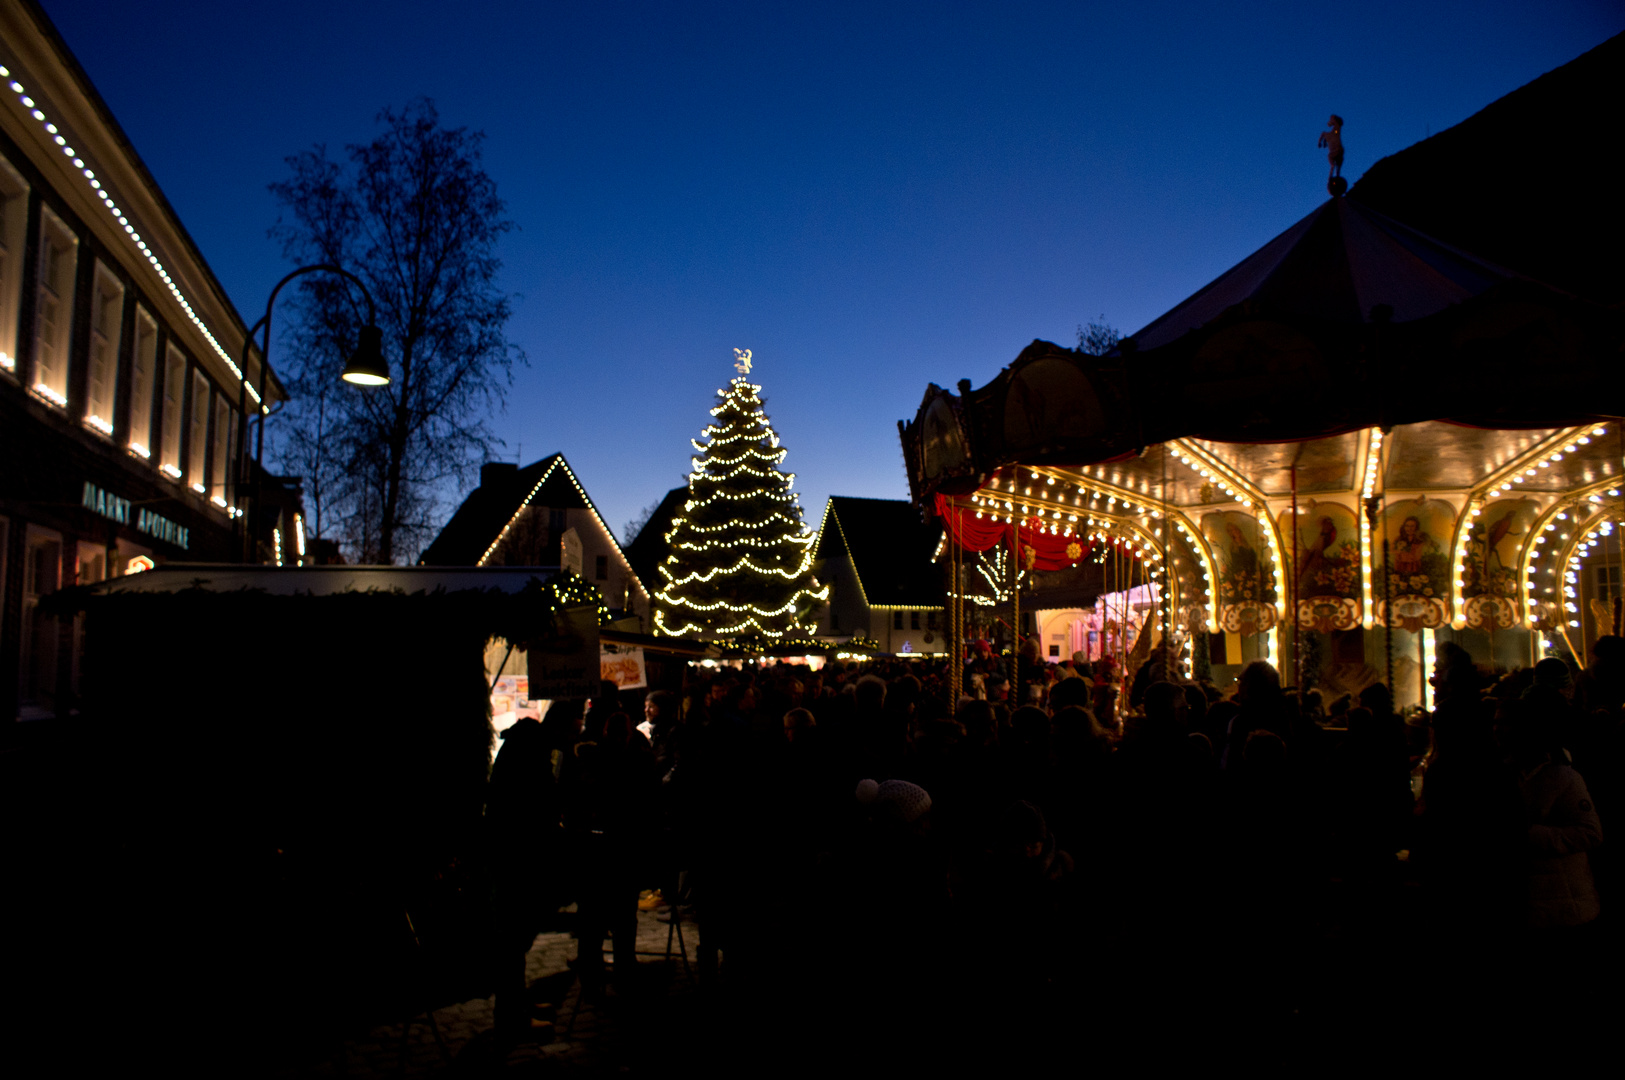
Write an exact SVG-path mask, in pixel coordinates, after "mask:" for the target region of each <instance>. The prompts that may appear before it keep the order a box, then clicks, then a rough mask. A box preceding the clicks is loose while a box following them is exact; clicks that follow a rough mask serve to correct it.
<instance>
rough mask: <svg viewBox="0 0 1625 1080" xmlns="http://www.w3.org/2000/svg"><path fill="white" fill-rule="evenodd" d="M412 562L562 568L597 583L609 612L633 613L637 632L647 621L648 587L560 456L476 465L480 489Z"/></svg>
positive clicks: (561, 455)
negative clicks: (517, 462) (529, 462)
mask: <svg viewBox="0 0 1625 1080" xmlns="http://www.w3.org/2000/svg"><path fill="white" fill-rule="evenodd" d="M418 562H419V565H421V566H535V567H549V568H554V567H567V568H569V569H570V570H572V571H574V572H576V573H578V574H580V575H581V576H582V577H584V578H586V579H587V580H588V581H590V582H592V583H593V584H594V585H596V586H597V587H598V591H599V592H600V593H602V594H603V597H604V603H605V604H606V605H608V607H609V608H610V610H611V612H613V613H615V614H616V615H617V616H619V617H620V618H626V619H632V618H635V619H636V620H637V622H638V625H637V629H638V630H641V631H647V630H648V629H649V628H650V626H651V623H650V621H649V617H650V610H649V591H648V589H646V588H645V587H644V584H643V582H642V580H641V579H640V578H639V577H638V575H637V573H636V572H635V571H634V570H633V569H632V564H631V563H630V562H629V561H628V560H627V557H626V554H625V553H624V552H623V551H622V550H621V545H620V544H619V543H618V542H616V540H615V534H614V533H612V532H611V531H610V529H609V526H608V525H606V524H605V523H604V519H603V517H602V516H601V515H600V514H599V513H598V508H597V507H595V506H594V505H593V503H592V500H591V499H590V498H588V497H587V490H586V488H584V487H582V486H581V481H580V480H578V479H577V478H576V475H575V472H574V470H572V469H571V468H570V463H569V462H567V461H565V460H564V455H563V454H553V455H552V456H550V457H545V458H543V459H542V460H540V461H536V462H532V463H531V464H529V465H527V466H525V467H524V468H520V467H519V466H518V465H517V464H514V463H513V462H504V461H492V462H487V463H486V464H484V465H482V466H480V486H479V487H477V488H475V489H474V490H473V491H471V492H470V493H469V495H468V498H466V499H464V500H463V504H462V505H461V506H459V507H458V508H457V512H456V513H455V514H453V515H452V516H451V520H450V521H448V522H446V527H445V528H444V529H442V530H441V531H440V535H439V536H437V537H435V540H434V543H432V544H430V545H429V546H428V547H427V548H425V549H424V551H423V555H422V557H421V558H420V559H419V560H418ZM627 628H628V629H631V627H630V626H628V627H627Z"/></svg>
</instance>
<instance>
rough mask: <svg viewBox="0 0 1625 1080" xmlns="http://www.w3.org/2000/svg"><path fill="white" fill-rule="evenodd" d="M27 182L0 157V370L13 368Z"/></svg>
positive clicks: (14, 366)
mask: <svg viewBox="0 0 1625 1080" xmlns="http://www.w3.org/2000/svg"><path fill="white" fill-rule="evenodd" d="M27 231H28V184H27V182H26V181H24V180H23V178H22V176H21V175H19V174H18V172H17V170H16V169H13V168H12V167H11V163H10V162H8V161H6V159H5V158H0V371H10V372H15V371H16V370H17V312H18V311H20V310H21V308H22V295H23V274H22V269H23V267H22V259H23V248H24V246H25V245H26V244H27V238H26V237H25V235H24V234H25V233H26V232H27Z"/></svg>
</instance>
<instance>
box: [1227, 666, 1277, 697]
mask: <svg viewBox="0 0 1625 1080" xmlns="http://www.w3.org/2000/svg"><path fill="white" fill-rule="evenodd" d="M1280 697H1281V673H1280V672H1279V671H1276V670H1275V665H1274V664H1271V663H1270V662H1269V661H1268V660H1254V661H1253V662H1252V663H1250V664H1248V665H1247V666H1246V667H1244V668H1242V669H1241V674H1240V675H1238V676H1236V700H1237V701H1240V702H1242V703H1243V704H1249V705H1267V704H1270V703H1271V702H1274V701H1277V700H1279V698H1280Z"/></svg>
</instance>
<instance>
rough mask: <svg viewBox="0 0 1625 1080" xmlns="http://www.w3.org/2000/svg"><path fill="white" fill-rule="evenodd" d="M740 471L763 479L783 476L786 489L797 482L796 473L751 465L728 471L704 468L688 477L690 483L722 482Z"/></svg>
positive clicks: (735, 467)
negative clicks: (698, 481)
mask: <svg viewBox="0 0 1625 1080" xmlns="http://www.w3.org/2000/svg"><path fill="white" fill-rule="evenodd" d="M740 473H745V474H747V475H749V476H756V477H761V478H763V479H776V478H779V477H783V478H784V486H785V489H786V490H789V488H790V487H791V486H792V485H794V484H795V482H796V474H795V473H791V472H780V471H779V470H778V469H753V468H751V467H750V466H749V465H736V466H734V468H732V469H730V470H729V471H728V472H708V471H703V470H702V471H700V472H691V473H689V474H688V479H689V482H690V483H693V482H694V481H696V480H709V481H711V482H712V483H715V484H720V483H722V482H723V481H725V480H732V479H733V478H734V477H736V476H738V475H739V474H740Z"/></svg>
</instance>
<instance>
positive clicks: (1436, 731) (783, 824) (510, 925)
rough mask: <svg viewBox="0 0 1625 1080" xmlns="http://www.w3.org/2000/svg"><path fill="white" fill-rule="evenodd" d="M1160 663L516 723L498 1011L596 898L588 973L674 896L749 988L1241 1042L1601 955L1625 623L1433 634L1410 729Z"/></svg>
mask: <svg viewBox="0 0 1625 1080" xmlns="http://www.w3.org/2000/svg"><path fill="white" fill-rule="evenodd" d="M1153 661H1154V663H1150V662H1148V663H1147V664H1146V665H1144V666H1142V668H1141V671H1142V672H1145V673H1146V674H1145V677H1142V678H1139V679H1136V680H1134V681H1133V682H1132V683H1131V684H1130V687H1129V688H1128V689H1127V690H1126V691H1125V692H1124V693H1123V694H1122V698H1121V700H1119V698H1118V696H1117V690H1116V689H1114V684H1113V682H1112V680H1111V677H1110V671H1109V670H1108V669H1107V666H1106V665H1096V666H1092V665H1090V664H1088V663H1086V662H1083V660H1082V658H1081V657H1080V658H1078V660H1077V661H1075V662H1074V661H1063V662H1061V663H1059V664H1047V663H1044V662H1041V661H1038V660H1037V659H1036V656H1035V655H1028V656H1025V657H1024V658H1023V661H1022V662H1021V663H1019V664H1018V665H1017V667H1016V668H1015V675H1016V680H1015V685H1014V686H1012V685H1011V683H1010V681H1009V680H1008V679H1006V678H1005V676H1006V675H1007V674H1008V673H1010V670H1011V669H1010V667H1009V661H1008V659H1007V658H998V657H986V658H983V659H977V660H972V661H970V662H968V663H967V665H966V675H967V678H966V679H965V680H964V685H965V686H966V687H967V688H971V690H972V692H973V693H975V694H977V695H978V696H975V697H970V696H967V697H964V698H961V699H960V700H959V702H958V704H957V706H955V707H950V706H949V704H948V700H947V688H948V685H949V675H950V672H949V670H948V668H947V663H946V662H945V661H929V660H889V659H876V660H873V661H870V662H865V663H861V664H860V663H856V662H841V661H832V662H830V663H828V664H827V665H825V666H824V667H823V668H822V669H821V670H812V669H811V668H809V667H806V666H802V665H790V664H787V663H782V662H779V663H769V664H747V665H745V666H744V667H742V668H737V669H736V668H730V667H719V668H705V667H699V666H695V667H691V668H690V669H689V671H690V674H689V676H688V680H687V682H686V685H684V687H683V688H682V690H681V692H674V691H667V690H656V691H653V692H651V693H648V694H647V695H646V697H645V700H644V701H643V703H642V713H643V719H642V722H641V723H635V722H634V720H633V715H634V713H633V707H629V705H630V703H629V701H628V698H629V697H630V696H631V695H630V694H625V693H616V692H615V691H614V689H613V686H612V685H611V684H606V686H605V688H604V691H603V693H602V694H601V696H600V697H599V698H598V699H596V700H594V701H591V702H581V701H575V702H559V703H556V704H554V705H553V707H552V708H551V710H550V711H549V712H548V713H547V714H546V716H545V718H544V719H543V720H542V721H540V722H537V721H535V720H522V721H520V722H519V723H517V724H516V725H514V727H512V728H510V729H509V730H508V731H507V732H505V737H504V739H503V743H502V749H501V752H500V754H499V755H498V757H497V759H496V764H495V767H494V769H493V772H492V776H491V783H490V796H489V803H488V810H487V819H488V824H489V826H490V833H491V837H492V843H493V851H494V852H495V853H496V858H495V859H494V863H495V865H496V866H497V867H498V868H499V876H498V889H497V894H498V898H499V908H500V918H501V920H502V923H503V925H504V926H505V927H506V932H505V936H504V938H503V941H504V948H505V950H506V951H505V953H504V958H503V961H502V963H503V965H504V968H503V970H504V972H505V973H506V975H505V981H504V983H503V984H502V986H501V988H500V989H499V993H498V1013H499V1025H501V1024H502V1023H504V1022H518V1023H523V1022H524V1018H525V1016H526V1005H525V1002H524V993H523V955H524V951H525V949H526V948H527V947H528V944H529V942H530V941H531V940H532V938H534V935H535V933H536V931H537V927H539V926H540V925H542V923H543V921H545V919H546V918H547V916H548V915H549V914H550V913H551V912H554V911H557V910H558V908H560V907H561V906H563V905H565V904H568V903H570V902H574V903H575V904H576V905H577V911H578V915H577V919H576V928H577V934H578V937H579V938H580V953H579V959H578V961H577V971H578V973H579V974H580V975H581V977H582V982H583V987H584V990H585V992H587V993H589V994H592V993H599V994H602V993H607V992H609V991H608V990H607V989H606V987H608V988H611V989H613V992H614V993H616V994H622V993H635V992H636V990H637V987H636V986H635V984H634V981H633V980H634V979H635V974H634V973H635V972H636V971H637V967H636V964H635V962H634V961H635V957H634V956H633V953H632V944H631V940H632V936H633V925H634V922H635V919H636V914H637V906H638V903H639V896H640V892H643V891H645V890H654V889H658V890H660V891H661V894H662V895H663V899H664V902H665V904H666V905H667V907H668V909H669V911H668V913H667V915H666V917H667V918H671V917H677V918H682V917H684V916H685V915H686V916H688V917H691V918H694V919H696V920H697V923H698V928H699V950H698V951H699V956H698V960H699V970H700V973H701V980H702V985H704V984H706V983H709V984H710V985H712V986H717V987H722V988H725V989H726V990H728V991H730V992H733V993H735V994H736V1000H738V1001H739V1002H741V1004H740V1006H739V1007H740V1008H741V1009H742V1010H747V1011H748V1010H750V1009H753V1008H754V1009H764V1010H766V1011H768V1012H769V1013H778V1014H780V1016H781V1018H782V1016H783V1015H785V1014H790V1015H800V1016H803V1017H805V1016H808V1015H812V1016H817V1015H821V1014H822V1009H821V1007H820V1005H819V1003H820V1002H826V1001H828V1000H830V998H829V997H828V995H832V994H834V995H839V996H840V998H841V1000H842V1001H843V1002H844V1004H843V1006H842V1008H843V1010H850V1011H851V1012H852V1015H855V1016H871V1017H883V1018H884V1020H883V1021H882V1020H876V1021H875V1023H884V1025H886V1026H887V1027H888V1029H889V1030H892V1031H893V1032H914V1033H915V1034H917V1035H918V1037H919V1038H921V1039H922V1040H927V1041H930V1039H937V1038H938V1037H940V1036H943V1035H944V1034H946V1031H945V1027H944V1025H947V1027H948V1028H951V1027H952V1026H953V1024H954V1021H953V1018H954V1017H958V1016H962V1013H963V1010H964V1008H965V1003H966V1002H970V1001H974V1002H976V1003H977V1005H976V1008H977V1010H978V1012H979V1013H982V1012H985V1011H986V1010H988V1009H991V1010H993V1011H994V1012H999V1013H1001V1014H1004V1015H1009V1016H1013V1017H1017V1018H1026V1019H1027V1020H1029V1021H1030V1020H1031V1019H1032V1018H1033V1017H1035V1016H1039V1015H1044V1014H1045V1013H1044V1010H1047V1009H1053V1008H1069V1009H1076V1008H1080V1007H1083V1008H1093V1009H1097V1010H1104V1009H1107V1000H1108V999H1109V1000H1110V1001H1111V1002H1114V1003H1120V1004H1118V1005H1115V1006H1113V1008H1117V1009H1121V1010H1122V1011H1123V1013H1124V1015H1125V1016H1128V1017H1136V1018H1138V1022H1141V1023H1150V1026H1151V1027H1153V1028H1154V1027H1156V1026H1158V1025H1161V1024H1164V1023H1175V1021H1174V1020H1173V1019H1171V1017H1172V1016H1174V1015H1178V1016H1183V1017H1184V1018H1185V1019H1184V1020H1183V1021H1181V1023H1184V1024H1186V1025H1187V1026H1188V1025H1206V1024H1211V1025H1214V1027H1213V1030H1223V1029H1225V1027H1226V1025H1230V1024H1242V1023H1244V1022H1245V1018H1246V1017H1247V1016H1250V1015H1255V1014H1256V1015H1257V1016H1260V1017H1269V1018H1276V1017H1283V1016H1292V1015H1296V1014H1297V1013H1299V1012H1300V1011H1301V1010H1302V1008H1303V1007H1304V1005H1303V1002H1304V999H1305V998H1306V997H1307V998H1309V999H1313V998H1314V997H1315V994H1316V993H1317V992H1325V993H1332V994H1337V995H1346V996H1347V999H1346V1000H1344V999H1343V998H1342V997H1339V998H1338V999H1337V1003H1336V1006H1335V1008H1336V1009H1338V1010H1342V1009H1345V1008H1358V1007H1360V1006H1359V1002H1360V1001H1361V1000H1363V1001H1365V1002H1366V1005H1367V1006H1371V1007H1374V1005H1373V1004H1372V1002H1373V999H1372V998H1371V997H1370V996H1369V993H1370V992H1369V991H1368V990H1367V989H1365V988H1367V987H1372V986H1377V987H1381V988H1382V989H1381V991H1380V998H1379V999H1380V1000H1382V1001H1390V1000H1391V999H1392V995H1395V994H1398V993H1401V992H1402V988H1403V986H1404V985H1405V984H1406V983H1407V982H1408V981H1409V976H1407V975H1403V974H1401V973H1402V972H1408V971H1415V970H1417V969H1418V968H1420V969H1421V970H1422V971H1423V972H1424V973H1425V975H1424V977H1425V978H1426V979H1428V980H1430V981H1431V991H1432V992H1434V993H1445V992H1446V990H1445V986H1446V984H1448V986H1449V987H1450V990H1449V991H1448V993H1449V994H1450V995H1452V997H1451V1009H1452V1010H1454V1009H1455V1008H1457V1007H1460V1009H1462V1010H1464V1011H1471V1010H1475V1009H1480V1008H1483V1009H1489V1008H1490V1007H1491V1005H1492V1003H1493V1002H1492V1000H1491V999H1492V998H1493V996H1494V995H1496V994H1505V993H1507V992H1508V990H1507V987H1508V986H1509V985H1512V984H1510V983H1509V982H1508V980H1516V979H1518V978H1522V977H1524V976H1523V973H1527V972H1528V971H1529V970H1530V968H1529V965H1531V964H1533V965H1537V966H1538V967H1540V968H1541V969H1543V970H1544V971H1545V972H1546V974H1547V977H1553V976H1555V975H1557V974H1558V973H1566V974H1567V975H1568V976H1571V977H1574V978H1579V977H1581V975H1582V974H1583V969H1584V968H1585V967H1586V965H1588V964H1592V963H1596V962H1598V961H1596V959H1595V957H1596V956H1598V955H1600V953H1598V952H1597V948H1600V946H1599V945H1598V943H1599V942H1600V940H1601V938H1600V936H1599V933H1598V931H1597V926H1598V924H1599V917H1600V915H1601V913H1602V911H1603V906H1602V901H1603V898H1604V897H1606V896H1607V895H1608V893H1609V886H1610V884H1611V881H1610V866H1611V864H1610V862H1609V861H1608V859H1607V858H1606V856H1607V849H1606V848H1605V847H1603V833H1602V827H1601V818H1602V816H1605V815H1607V814H1608V813H1609V812H1611V811H1612V808H1613V806H1614V803H1615V802H1616V801H1617V799H1618V798H1619V795H1618V789H1619V783H1620V775H1621V761H1622V749H1625V747H1622V742H1621V739H1622V728H1621V717H1622V713H1621V707H1622V704H1625V639H1620V638H1615V637H1604V638H1602V639H1601V640H1600V641H1599V642H1598V643H1597V646H1596V650H1595V656H1594V657H1592V658H1591V662H1590V663H1589V664H1588V665H1587V666H1586V667H1585V668H1584V669H1583V670H1581V671H1577V672H1576V671H1571V669H1570V667H1569V666H1568V665H1567V664H1566V663H1565V662H1564V661H1563V660H1560V659H1555V658H1549V659H1545V660H1542V661H1540V662H1539V663H1538V664H1536V665H1535V666H1534V667H1532V668H1529V669H1521V670H1517V671H1514V672H1511V673H1505V674H1501V675H1499V676H1498V677H1495V676H1491V675H1489V674H1486V673H1485V672H1482V671H1480V670H1479V669H1478V668H1476V667H1475V666H1474V664H1473V662H1472V660H1471V658H1470V657H1469V656H1468V654H1467V653H1466V652H1465V651H1464V650H1463V649H1462V648H1461V647H1459V646H1458V645H1455V644H1451V643H1442V644H1441V645H1440V647H1439V651H1438V662H1437V666H1436V670H1435V672H1434V675H1433V679H1432V682H1433V686H1434V701H1435V705H1436V707H1435V708H1434V709H1433V711H1432V712H1431V714H1425V713H1424V714H1418V715H1416V716H1413V717H1409V718H1402V717H1401V716H1399V715H1397V714H1396V712H1395V710H1394V708H1393V706H1392V702H1391V698H1390V694H1389V691H1388V689H1387V687H1385V686H1383V685H1382V684H1381V683H1375V684H1372V685H1370V686H1367V687H1366V688H1364V689H1363V690H1362V691H1361V692H1360V693H1359V694H1358V695H1357V696H1351V695H1343V696H1340V697H1338V698H1336V699H1334V700H1332V701H1331V702H1329V703H1328V702H1326V701H1325V700H1324V695H1323V694H1322V693H1321V692H1319V691H1310V692H1307V693H1303V694H1300V693H1297V692H1296V691H1295V690H1292V689H1290V688H1287V689H1283V687H1282V684H1281V679H1280V676H1279V673H1278V672H1277V671H1276V669H1275V668H1273V667H1272V666H1271V665H1270V664H1268V663H1266V662H1263V661H1254V662H1253V663H1251V664H1248V665H1247V666H1246V667H1245V668H1244V669H1243V670H1242V671H1241V673H1240V675H1239V677H1238V678H1237V680H1236V683H1235V686H1234V688H1233V690H1231V691H1230V692H1229V693H1221V692H1220V691H1219V690H1218V689H1217V688H1215V687H1214V686H1212V685H1208V684H1201V683H1197V682H1194V681H1191V680H1189V679H1187V678H1183V677H1182V676H1181V674H1180V673H1179V671H1178V669H1177V664H1174V663H1171V662H1168V660H1167V658H1166V657H1164V656H1162V655H1161V654H1160V653H1159V654H1157V655H1156V656H1154V657H1153ZM645 895H647V893H646V892H645ZM786 919H790V920H792V921H793V923H794V928H793V930H791V931H790V932H786V930H785V927H784V922H785V920H786ZM606 935H607V936H608V937H609V938H610V939H611V940H612V941H613V943H614V949H613V958H614V965H613V975H610V976H608V977H606V971H605V967H604V963H603V956H602V950H601V946H602V943H603V940H604V938H605V936H606ZM787 943H789V944H787ZM1588 943H1589V944H1588ZM1593 946H1596V947H1593ZM1315 987H1321V988H1322V990H1321V991H1316V990H1315V989H1314V988H1315ZM1327 987H1341V989H1326V988H1327ZM1357 987H1358V988H1360V989H1356V988H1357ZM516 1002H517V1003H518V1004H517V1005H516V1004H514V1003H516ZM1121 1003H1127V1004H1126V1005H1124V1004H1121ZM1159 1003H1160V1004H1159ZM1502 1004H1503V1006H1504V1005H1505V1002H1503V1003H1502ZM1147 1009H1150V1010H1151V1012H1146V1011H1145V1010H1147ZM1165 1009H1172V1010H1174V1012H1173V1013H1164V1012H1162V1011H1160V1010H1165ZM1108 1011H1110V1010H1108ZM1102 1015H1105V1013H1104V1012H1103V1013H1102ZM928 1033H934V1034H931V1035H930V1036H929V1038H928ZM937 1045H940V1042H938V1043H937Z"/></svg>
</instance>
